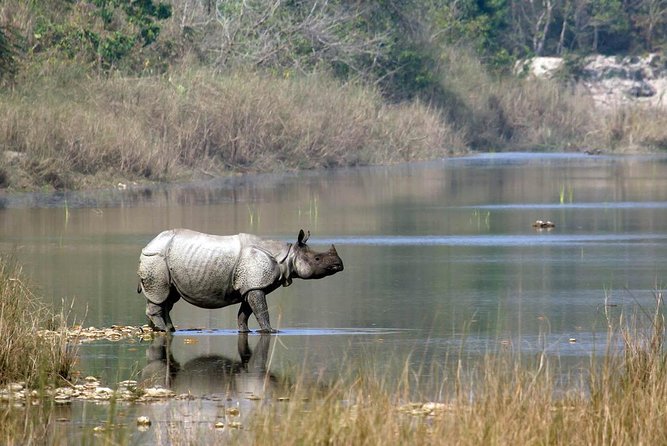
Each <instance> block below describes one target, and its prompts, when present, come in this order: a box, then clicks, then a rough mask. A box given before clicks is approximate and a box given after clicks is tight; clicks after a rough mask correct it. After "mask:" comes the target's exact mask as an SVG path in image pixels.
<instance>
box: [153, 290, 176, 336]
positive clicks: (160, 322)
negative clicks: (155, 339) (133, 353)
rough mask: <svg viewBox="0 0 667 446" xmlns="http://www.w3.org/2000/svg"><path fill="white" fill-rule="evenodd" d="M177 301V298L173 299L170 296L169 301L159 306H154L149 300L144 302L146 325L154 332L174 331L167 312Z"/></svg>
mask: <svg viewBox="0 0 667 446" xmlns="http://www.w3.org/2000/svg"><path fill="white" fill-rule="evenodd" d="M177 300H178V297H177V298H176V299H173V298H172V297H171V295H170V298H169V299H167V300H165V301H164V302H162V303H161V304H155V303H153V302H151V301H150V300H146V316H148V324H149V325H150V326H151V327H152V328H153V329H154V330H158V331H167V332H173V331H176V329H175V328H174V324H173V323H172V322H171V316H169V312H170V311H171V309H172V308H173V307H174V304H175V303H176V301H177Z"/></svg>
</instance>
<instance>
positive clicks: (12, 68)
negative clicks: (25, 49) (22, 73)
mask: <svg viewBox="0 0 667 446" xmlns="http://www.w3.org/2000/svg"><path fill="white" fill-rule="evenodd" d="M15 73H16V51H15V49H14V45H13V44H12V42H11V41H10V39H9V36H8V32H7V31H6V30H5V29H3V28H2V27H1V26H0V80H2V79H6V78H9V77H11V76H12V75H14V74H15Z"/></svg>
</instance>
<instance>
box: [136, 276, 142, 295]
mask: <svg viewBox="0 0 667 446" xmlns="http://www.w3.org/2000/svg"><path fill="white" fill-rule="evenodd" d="M142 286H143V285H142V283H141V279H139V283H137V293H139V294H141V288H142Z"/></svg>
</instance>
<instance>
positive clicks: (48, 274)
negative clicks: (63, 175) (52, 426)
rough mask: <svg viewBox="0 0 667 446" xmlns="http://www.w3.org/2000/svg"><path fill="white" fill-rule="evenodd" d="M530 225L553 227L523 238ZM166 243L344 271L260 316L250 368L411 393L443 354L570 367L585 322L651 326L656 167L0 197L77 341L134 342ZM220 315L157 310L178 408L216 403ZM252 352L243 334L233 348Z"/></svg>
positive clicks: (132, 372)
mask: <svg viewBox="0 0 667 446" xmlns="http://www.w3.org/2000/svg"><path fill="white" fill-rule="evenodd" d="M538 219H541V220H550V221H552V222H554V224H555V228H554V229H552V230H536V229H534V228H533V227H532V223H533V222H534V221H535V220H538ZM174 227H187V228H191V229H195V230H200V231H204V232H211V233H217V234H234V233H238V232H251V233H256V234H259V235H262V236H266V237H270V238H277V239H283V240H286V241H294V240H295V239H296V235H297V233H298V230H299V229H300V228H303V229H305V230H310V231H311V233H312V235H311V239H310V242H309V244H310V245H311V246H312V247H314V248H326V247H327V246H328V245H329V244H331V243H334V244H335V245H336V248H337V250H338V253H339V254H340V256H341V257H342V259H343V261H344V263H345V271H343V272H342V273H339V274H337V275H334V276H332V277H328V278H325V279H322V280H317V281H300V280H295V281H294V283H293V284H292V286H290V287H288V288H281V289H279V290H276V291H275V292H274V293H272V294H271V295H270V296H269V298H268V302H269V311H270V313H271V318H272V319H271V321H272V324H273V326H274V327H275V328H278V329H280V330H281V333H280V334H279V335H277V336H273V337H271V348H270V358H271V360H270V364H268V366H267V365H265V366H267V369H268V371H269V372H270V373H271V374H274V375H276V376H281V377H284V376H287V377H288V378H289V376H290V374H291V373H293V372H294V370H295V369H296V368H301V369H302V370H305V372H306V373H307V374H308V373H311V374H312V375H313V377H321V376H323V375H329V376H336V374H338V373H339V372H340V371H341V370H340V369H341V368H342V367H350V366H353V367H357V366H362V364H364V363H365V362H367V360H368V358H373V360H374V361H378V362H380V363H382V362H383V361H384V362H385V363H386V370H387V376H389V377H390V376H394V375H398V374H400V372H401V370H402V367H403V366H404V365H405V364H406V363H408V364H411V365H412V367H414V368H419V370H421V371H422V373H423V374H424V375H426V378H425V379H424V380H423V382H424V383H427V382H428V376H429V374H430V373H431V371H433V370H437V369H439V368H445V367H446V366H447V361H448V359H447V358H449V356H450V355H451V352H452V351H456V352H464V354H465V355H467V356H469V357H470V358H474V357H476V356H477V355H480V354H483V353H485V352H488V351H495V350H497V349H498V348H499V346H502V347H503V348H511V349H513V350H516V351H521V352H524V353H527V354H531V353H535V352H540V351H545V350H546V351H548V352H549V353H552V354H554V355H558V356H559V357H560V358H561V361H562V363H563V364H565V365H566V366H571V367H572V368H576V367H578V365H580V364H581V363H582V362H584V363H585V362H586V361H587V358H588V357H589V355H590V354H591V352H593V351H599V349H600V348H602V346H603V345H604V341H605V336H606V330H607V323H606V319H605V312H607V313H611V315H612V316H613V317H616V316H618V315H619V314H620V313H621V312H627V313H631V312H633V311H635V310H636V309H637V308H638V307H639V306H642V307H644V308H651V307H652V305H653V303H654V291H655V290H656V289H658V290H660V289H661V287H663V286H664V281H663V276H664V268H663V260H664V259H665V258H666V254H667V243H666V242H667V157H664V156H632V157H620V156H587V155H578V154H571V155H570V154H557V155H544V154H523V153H510V154H489V155H480V156H474V157H464V158H454V159H447V160H442V161H437V162H431V163H424V164H410V165H400V166H391V167H371V168H355V169H343V170H334V171H318V172H303V173H292V174H286V175H257V176H242V177H232V178H226V179H214V180H211V181H202V182H198V183H193V184H188V185H178V186H161V187H154V188H147V187H129V188H128V189H127V190H122V191H121V190H112V191H100V192H91V193H85V194H59V195H42V194H26V195H14V196H5V197H0V250H1V251H2V252H5V253H6V252H13V253H15V256H16V257H17V258H18V259H19V260H20V261H21V262H22V263H23V264H24V271H25V272H26V273H28V275H29V276H30V277H32V279H33V282H34V283H36V284H37V285H38V286H39V287H40V292H41V294H42V295H43V296H44V298H45V299H46V301H47V302H49V303H52V304H53V305H54V306H55V307H56V308H60V306H61V303H62V302H64V304H65V307H66V308H71V310H69V313H70V318H71V320H72V321H83V324H84V325H85V326H110V325H112V324H122V325H141V324H143V323H145V317H144V301H143V299H142V298H141V297H140V296H139V295H137V294H136V283H137V279H136V266H137V261H138V256H139V251H140V250H141V248H142V247H143V246H144V245H145V244H146V243H147V242H148V241H149V240H151V238H152V237H154V236H155V235H156V234H157V233H159V232H160V231H162V230H164V229H167V228H174ZM237 311H238V308H237V307H236V306H233V307H227V308H223V309H220V310H203V309H198V308H194V307H192V306H191V305H189V304H187V303H184V302H179V303H177V304H176V306H175V308H174V310H173V311H172V318H173V319H174V322H175V324H176V325H177V328H178V329H179V332H177V334H176V336H175V337H174V341H173V343H172V345H171V346H170V349H169V350H170V352H171V354H172V355H173V358H174V360H175V361H176V362H177V363H178V364H181V365H182V364H195V365H197V364H199V365H198V366H197V367H199V368H198V369H196V370H199V372H197V373H198V376H199V379H198V380H197V382H196V383H195V382H194V381H193V380H192V379H191V378H184V379H183V380H182V382H183V383H186V384H183V387H182V388H183V389H186V388H188V386H191V387H190V389H189V390H190V391H191V392H192V393H193V394H199V395H215V394H216V393H219V392H222V393H224V392H223V391H222V390H221V389H223V388H224V389H227V388H234V387H233V386H231V384H230V383H229V382H227V381H226V382H221V381H220V376H218V374H217V373H216V370H217V368H216V366H215V365H216V364H217V365H218V366H219V367H223V366H222V365H221V364H223V365H224V364H227V365H229V364H234V363H238V362H239V361H241V355H240V354H239V349H238V344H239V337H238V335H237V334H236V332H235V331H234V328H235V326H236V321H235V320H236V312H237ZM256 327H257V325H256V322H255V320H254V318H251V329H252V328H256ZM261 339H262V337H261V336H258V335H254V334H253V335H250V336H249V345H250V349H251V350H253V351H254V350H256V349H257V347H256V344H259V343H261V342H264V341H260V340H261ZM262 349H263V347H261V346H260V348H259V350H260V352H261V351H262ZM149 353H150V344H149V343H138V342H127V341H122V342H111V341H100V342H94V343H90V344H85V345H83V346H82V347H81V349H80V354H81V360H80V364H79V367H80V368H81V369H82V371H83V373H84V374H92V375H96V376H99V377H101V378H102V379H103V381H105V382H106V383H107V385H110V386H111V387H113V384H114V383H115V382H117V381H120V380H124V379H128V378H130V377H133V376H134V377H136V376H139V375H141V373H142V371H143V370H144V369H145V368H146V367H148V366H149V365H150V364H151V360H150V354H149ZM253 355H254V354H253ZM260 356H261V355H260ZM201 358H217V359H215V360H213V361H209V362H210V363H208V364H207V361H201ZM221 358H224V359H221ZM198 360H199V362H197V361H198ZM193 361H194V362H193ZM216 361H217V362H216ZM202 364H203V365H202ZM211 364H213V365H211ZM219 367H218V368H219ZM230 367H231V366H230ZM232 369H233V367H232ZM264 372H266V370H265V371H264ZM231 375H233V376H235V377H238V376H239V374H238V373H237V374H233V373H232V374H231ZM436 375H437V373H433V376H434V379H436V378H437V376H436ZM246 378H247V377H246ZM187 383H190V384H187ZM255 384H256V383H255ZM179 385H180V384H179ZM431 385H432V383H431V384H429V385H428V386H426V387H427V388H428V389H431V388H435V387H437V385H435V386H434V387H429V386H431ZM225 386H226V387H225ZM230 386H231V387H230ZM225 392H226V390H225ZM235 392H236V393H237V394H240V393H242V392H243V391H240V390H238V389H237V390H236V391H235ZM435 397H436V398H437V397H438V395H436V396H435ZM83 423H84V424H85V422H83Z"/></svg>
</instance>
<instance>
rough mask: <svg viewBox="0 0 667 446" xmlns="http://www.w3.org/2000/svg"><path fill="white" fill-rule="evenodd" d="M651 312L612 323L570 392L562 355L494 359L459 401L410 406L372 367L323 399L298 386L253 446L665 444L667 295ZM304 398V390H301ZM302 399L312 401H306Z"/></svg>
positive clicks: (456, 380) (460, 387)
mask: <svg viewBox="0 0 667 446" xmlns="http://www.w3.org/2000/svg"><path fill="white" fill-rule="evenodd" d="M656 299H657V305H656V310H655V312H654V313H653V314H648V315H647V314H645V313H642V312H640V313H638V314H637V315H635V316H633V318H632V319H631V320H626V319H624V318H623V317H621V319H619V320H618V321H612V320H609V323H610V332H609V350H608V351H607V352H606V355H605V356H604V357H600V358H597V359H596V358H591V365H590V368H589V369H587V370H585V371H584V373H583V374H582V375H581V376H580V377H579V378H574V377H571V381H570V382H569V383H568V385H567V387H566V388H563V387H562V385H563V383H562V381H561V380H562V378H563V377H562V375H561V373H562V371H561V370H560V369H559V366H558V358H554V357H549V356H548V355H547V354H541V355H537V357H535V358H534V359H533V360H532V361H527V360H526V359H525V357H524V358H523V359H520V358H519V357H514V356H513V355H512V354H509V353H497V354H488V355H487V356H486V358H485V360H484V361H482V362H481V363H480V364H478V365H476V366H475V367H474V369H473V370H470V371H467V372H466V373H462V372H461V371H460V372H461V373H458V374H456V376H453V377H450V378H451V381H450V383H449V385H450V386H451V387H452V388H453V389H454V390H455V392H453V396H452V397H450V398H447V399H445V400H444V401H442V402H440V403H438V404H422V403H423V401H421V402H419V403H412V404H407V401H406V400H405V398H406V397H405V395H408V394H410V389H409V388H407V387H405V382H407V381H409V380H404V381H403V383H404V384H403V385H402V386H401V385H399V386H397V387H394V388H392V387H391V386H390V385H388V383H387V382H386V381H383V379H382V378H381V377H378V376H377V375H376V374H374V373H372V372H369V370H368V369H367V368H363V367H362V368H361V369H352V368H351V370H350V372H349V373H348V375H347V376H345V377H341V378H340V380H339V381H337V382H336V383H334V384H333V385H332V386H331V387H330V388H329V390H328V392H327V393H326V394H325V396H324V397H321V396H317V397H313V395H309V394H308V392H307V391H301V390H297V391H296V392H295V393H294V395H293V396H292V398H291V400H290V402H289V403H283V404H281V405H277V406H276V405H273V406H267V407H266V408H265V409H264V410H263V411H261V412H260V413H259V414H258V416H257V417H256V418H255V420H254V423H253V424H252V425H251V426H250V427H249V428H248V430H249V432H248V434H249V435H250V437H251V438H252V441H251V443H252V444H265V443H266V442H267V441H272V442H275V443H277V444H285V445H301V444H334V445H338V444H340V445H346V444H368V445H376V444H377V445H379V444H408V443H410V444H424V445H431V444H432V445H441V444H457V445H478V444H485V445H500V444H562V445H590V444H661V443H662V442H663V441H664V438H666V436H667V427H666V426H665V423H664V417H665V412H666V409H665V407H667V373H666V368H665V358H666V356H665V352H664V349H663V347H664V345H663V334H664V323H663V316H662V298H661V296H660V295H656ZM300 392H302V393H300ZM304 397H307V398H305V399H304Z"/></svg>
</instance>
